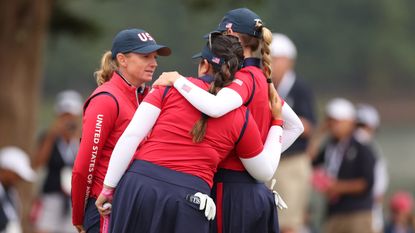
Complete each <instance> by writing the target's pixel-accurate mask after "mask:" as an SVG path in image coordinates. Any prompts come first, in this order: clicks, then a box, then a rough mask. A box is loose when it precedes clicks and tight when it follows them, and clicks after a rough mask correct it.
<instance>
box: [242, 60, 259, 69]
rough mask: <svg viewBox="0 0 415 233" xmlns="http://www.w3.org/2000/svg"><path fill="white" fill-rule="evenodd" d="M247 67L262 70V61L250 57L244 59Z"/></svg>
mask: <svg viewBox="0 0 415 233" xmlns="http://www.w3.org/2000/svg"><path fill="white" fill-rule="evenodd" d="M247 66H256V67H258V68H261V59H259V58H256V57H248V58H245V59H244V64H243V67H247Z"/></svg>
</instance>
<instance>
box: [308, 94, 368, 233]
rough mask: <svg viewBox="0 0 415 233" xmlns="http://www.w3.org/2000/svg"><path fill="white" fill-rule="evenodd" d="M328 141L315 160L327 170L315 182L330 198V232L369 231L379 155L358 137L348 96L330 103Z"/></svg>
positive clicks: (327, 223)
mask: <svg viewBox="0 0 415 233" xmlns="http://www.w3.org/2000/svg"><path fill="white" fill-rule="evenodd" d="M326 117H327V118H326V122H325V123H326V124H327V125H326V127H327V128H326V129H327V130H328V140H327V142H326V143H325V144H324V145H323V149H322V150H321V152H320V153H319V154H318V155H317V157H316V158H315V160H314V161H313V165H314V166H318V165H323V168H324V172H321V173H320V174H318V175H316V176H314V177H313V184H315V183H319V184H320V185H318V186H317V187H318V189H319V191H321V192H322V193H323V194H324V195H325V197H326V199H327V220H326V223H325V232H326V233H363V232H365V233H367V232H373V229H372V211H371V210H372V205H373V196H372V186H373V182H374V168H375V157H374V154H373V152H372V149H371V147H369V146H367V145H366V144H362V143H360V142H359V141H358V140H356V138H355V137H354V131H355V119H356V111H355V108H354V106H353V105H352V104H351V103H350V102H349V101H348V100H345V99H340V98H336V99H333V100H331V101H330V102H329V103H328V104H327V106H326Z"/></svg>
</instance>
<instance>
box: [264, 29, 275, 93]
mask: <svg viewBox="0 0 415 233" xmlns="http://www.w3.org/2000/svg"><path fill="white" fill-rule="evenodd" d="M271 42H272V32H271V31H270V30H269V29H268V28H266V27H262V47H261V54H262V59H261V60H262V71H263V72H264V75H265V77H266V78H267V82H268V97H269V99H270V101H272V100H273V99H274V98H275V92H274V90H273V89H274V84H273V83H272V80H271V72H272V69H271V61H272V57H271V51H270V48H269V47H270V44H271Z"/></svg>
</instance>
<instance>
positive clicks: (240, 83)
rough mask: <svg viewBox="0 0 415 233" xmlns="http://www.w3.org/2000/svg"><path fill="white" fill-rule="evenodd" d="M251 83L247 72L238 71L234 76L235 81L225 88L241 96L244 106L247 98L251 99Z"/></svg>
mask: <svg viewBox="0 0 415 233" xmlns="http://www.w3.org/2000/svg"><path fill="white" fill-rule="evenodd" d="M253 82H254V79H253V78H252V76H251V74H250V73H249V72H246V71H238V72H237V73H236V74H235V80H233V81H232V83H231V84H229V85H228V86H226V87H227V88H230V89H232V90H234V91H236V92H237V93H238V94H239V95H240V96H241V98H242V101H243V103H244V104H245V103H246V102H247V101H248V99H249V97H251V93H252V91H253V86H254V83H253Z"/></svg>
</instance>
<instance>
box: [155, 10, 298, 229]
mask: <svg viewBox="0 0 415 233" xmlns="http://www.w3.org/2000/svg"><path fill="white" fill-rule="evenodd" d="M213 33H222V34H227V35H233V36H236V37H238V38H239V40H240V42H241V44H242V47H243V50H244V57H245V59H244V62H243V68H242V69H241V70H240V71H239V72H237V73H236V74H235V80H234V81H233V82H232V84H230V85H228V86H227V87H226V88H223V89H222V90H220V91H219V92H218V93H217V94H216V95H212V94H210V93H207V92H206V91H204V90H203V89H201V88H198V87H197V86H196V85H193V84H192V83H191V82H189V81H188V80H187V79H185V78H183V77H182V76H181V75H180V74H178V73H177V72H168V73H163V74H162V75H161V76H160V77H159V79H158V80H156V82H155V83H154V84H153V86H157V85H160V86H165V85H167V86H169V85H173V86H174V88H175V89H177V90H178V91H179V92H180V94H182V95H183V97H185V98H186V99H187V100H188V101H189V102H190V103H191V104H192V105H193V106H194V107H195V108H197V109H198V110H200V111H201V112H203V113H204V114H206V115H207V116H210V117H220V116H223V115H225V114H226V113H228V112H230V111H232V110H234V109H236V108H238V107H240V106H241V105H245V106H247V107H248V109H249V110H250V112H251V113H252V116H253V118H254V120H255V121H256V124H257V125H258V128H259V130H260V132H261V139H262V141H263V142H265V140H266V138H267V133H268V129H269V127H270V125H271V124H272V122H273V121H272V117H271V111H269V110H268V109H269V107H268V106H269V100H272V99H274V98H275V95H278V94H277V93H276V91H275V88H274V86H273V85H272V81H271V77H270V75H271V67H270V63H271V57H270V49H269V45H270V43H271V41H272V34H271V32H270V31H269V30H268V29H267V28H266V27H264V25H263V23H262V20H261V19H260V17H259V16H258V15H257V14H255V13H254V12H252V11H251V10H249V9H247V8H238V9H234V10H231V11H229V12H227V13H226V14H225V16H224V17H223V19H222V21H221V22H220V24H219V27H218V28H217V29H216V30H215V31H214V32H213ZM184 86H186V87H187V88H186V90H184V89H183V87H184ZM282 117H283V120H284V131H283V138H282V151H284V150H286V149H287V148H288V147H289V146H290V145H291V144H292V143H293V142H294V141H295V140H296V139H297V137H298V136H299V135H300V134H301V133H302V132H303V125H302V124H301V121H300V119H299V118H298V116H297V115H296V114H295V113H294V111H293V110H292V109H291V108H290V106H288V104H286V103H283V107H282ZM278 158H279V157H278ZM219 168H220V169H219V170H218V173H217V174H216V176H215V186H214V188H213V190H212V196H213V197H214V199H216V200H215V201H216V203H217V205H218V212H217V214H218V219H217V222H216V223H215V224H214V227H213V228H212V231H213V232H240V233H251V232H279V229H278V228H279V227H278V215H277V207H276V204H278V205H279V207H280V208H283V206H284V205H282V204H281V203H282V201H281V199H280V197H279V195H278V194H275V196H274V194H273V193H272V192H271V191H270V190H269V189H268V188H267V187H266V186H265V185H264V184H263V183H261V182H259V183H258V182H257V181H255V180H254V179H252V177H251V176H249V174H248V173H247V172H246V170H245V168H244V166H243V164H242V163H241V161H240V159H239V158H238V154H237V153H236V154H235V155H234V156H229V157H228V158H227V159H226V160H225V161H223V162H221V163H220V164H219ZM274 198H275V201H274ZM246 210H249V211H246Z"/></svg>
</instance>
